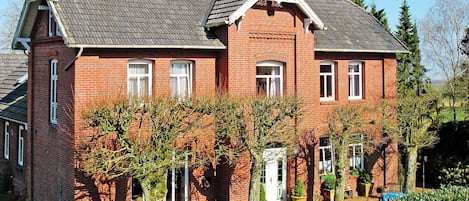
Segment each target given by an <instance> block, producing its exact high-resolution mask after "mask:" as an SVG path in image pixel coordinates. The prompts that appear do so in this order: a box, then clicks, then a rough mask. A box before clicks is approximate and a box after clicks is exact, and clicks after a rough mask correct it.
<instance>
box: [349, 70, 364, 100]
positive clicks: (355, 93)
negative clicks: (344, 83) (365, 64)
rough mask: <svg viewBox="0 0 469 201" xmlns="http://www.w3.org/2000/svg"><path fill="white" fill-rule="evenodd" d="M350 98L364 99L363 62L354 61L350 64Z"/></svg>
mask: <svg viewBox="0 0 469 201" xmlns="http://www.w3.org/2000/svg"><path fill="white" fill-rule="evenodd" d="M348 80H349V99H362V93H363V86H362V63H361V62H352V63H349V66H348Z"/></svg>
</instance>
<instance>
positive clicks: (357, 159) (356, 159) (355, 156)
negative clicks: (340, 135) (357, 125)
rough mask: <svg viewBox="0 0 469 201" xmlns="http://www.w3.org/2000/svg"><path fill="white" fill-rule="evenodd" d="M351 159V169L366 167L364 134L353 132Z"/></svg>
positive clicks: (351, 137) (350, 149) (350, 146)
mask: <svg viewBox="0 0 469 201" xmlns="http://www.w3.org/2000/svg"><path fill="white" fill-rule="evenodd" d="M349 151H350V153H349V154H350V155H349V159H350V169H351V170H353V169H356V170H358V169H363V168H364V156H363V135H362V134H352V135H350V144H349Z"/></svg>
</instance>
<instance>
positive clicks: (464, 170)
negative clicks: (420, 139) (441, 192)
mask: <svg viewBox="0 0 469 201" xmlns="http://www.w3.org/2000/svg"><path fill="white" fill-rule="evenodd" d="M440 173H441V176H439V177H438V180H440V183H442V184H445V185H455V186H469V165H464V164H462V163H461V162H458V163H457V164H456V167H445V168H443V169H442V170H441V171H440Z"/></svg>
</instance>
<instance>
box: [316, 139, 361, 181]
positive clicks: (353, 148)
mask: <svg viewBox="0 0 469 201" xmlns="http://www.w3.org/2000/svg"><path fill="white" fill-rule="evenodd" d="M334 154H335V153H334V150H332V145H331V143H330V139H329V137H322V138H319V173H320V174H327V173H333V172H335V169H334V160H335V158H334ZM349 159H350V169H351V170H353V169H363V168H364V151H363V135H362V134H352V135H350V143H349Z"/></svg>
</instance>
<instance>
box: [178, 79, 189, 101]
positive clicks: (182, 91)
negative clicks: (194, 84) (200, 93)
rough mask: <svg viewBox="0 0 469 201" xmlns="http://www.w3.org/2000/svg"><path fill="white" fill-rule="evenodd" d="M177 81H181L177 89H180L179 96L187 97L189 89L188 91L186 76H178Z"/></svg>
mask: <svg viewBox="0 0 469 201" xmlns="http://www.w3.org/2000/svg"><path fill="white" fill-rule="evenodd" d="M179 81H181V83H180V87H181V88H180V89H179V90H180V92H179V93H180V94H179V96H180V97H181V98H183V97H188V95H189V91H188V89H189V81H188V80H187V77H181V78H179Z"/></svg>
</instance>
